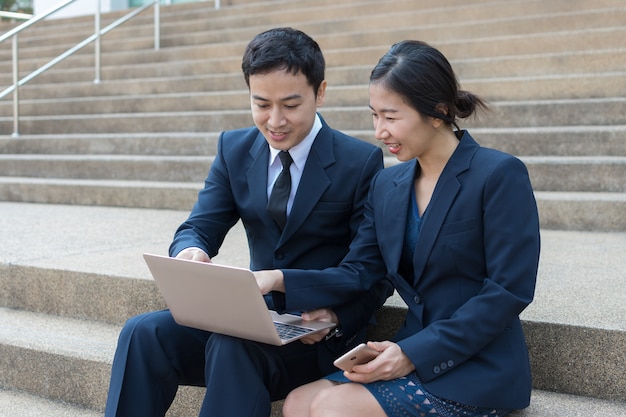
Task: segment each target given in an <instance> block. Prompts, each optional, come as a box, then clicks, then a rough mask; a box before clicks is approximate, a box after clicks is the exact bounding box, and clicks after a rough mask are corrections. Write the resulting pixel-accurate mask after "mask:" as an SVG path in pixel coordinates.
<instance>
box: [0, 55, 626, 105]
mask: <svg viewBox="0 0 626 417" xmlns="http://www.w3.org/2000/svg"><path fill="white" fill-rule="evenodd" d="M382 53H384V51H382V52H381V55H382ZM625 55H626V49H624V48H616V49H601V50H594V51H566V52H562V53H559V54H552V53H540V54H530V55H521V54H517V55H504V56H491V57H488V58H466V59H451V64H452V65H453V67H454V68H455V71H456V73H457V75H458V76H459V79H460V80H461V82H462V83H465V82H466V81H465V80H471V79H477V80H480V79H493V78H507V77H540V76H544V77H545V76H551V77H553V78H555V79H558V77H567V76H569V77H572V76H574V75H579V76H580V77H584V76H585V75H587V74H589V73H597V74H604V73H606V74H611V73H616V72H617V73H619V72H621V71H624V64H623V63H624V56H625ZM377 58H379V56H378V57H377ZM377 58H376V59H375V60H372V62H371V63H368V64H366V65H344V66H339V67H338V66H329V67H328V68H327V74H326V78H327V80H328V82H329V85H330V86H338V85H352V84H367V81H368V79H369V74H370V71H371V69H372V67H373V65H374V64H375V62H376V60H377ZM215 60H217V58H216V59H215ZM225 60H227V61H228V62H230V64H229V65H230V66H232V68H229V70H230V71H229V72H227V73H224V74H215V72H214V71H210V65H211V62H212V59H211V58H204V59H196V60H185V61H182V60H181V61H176V62H171V63H168V65H153V64H151V63H146V64H121V65H104V66H103V67H102V74H101V76H102V79H103V80H106V83H103V84H100V85H97V87H98V89H97V92H98V94H99V95H115V94H119V93H115V91H116V90H115V89H114V88H113V87H114V86H115V85H117V84H119V83H121V82H123V80H125V79H129V78H133V79H137V82H142V83H146V82H147V81H144V79H148V80H150V83H154V82H164V81H167V80H169V79H172V81H175V80H176V79H181V78H183V77H189V78H187V80H188V82H187V83H184V84H183V83H180V82H172V85H171V87H170V88H171V89H172V90H169V91H170V92H176V91H180V90H178V89H179V88H181V87H183V86H184V85H185V84H188V83H190V82H191V81H193V80H194V77H198V78H199V79H202V78H203V77H202V76H204V78H207V77H211V76H212V77H216V76H219V77H220V79H221V81H222V84H219V85H216V86H215V88H219V89H220V90H231V89H242V88H244V89H245V84H243V77H242V75H241V73H240V69H239V66H240V64H241V57H240V56H229V57H224V58H220V61H222V62H223V61H225ZM46 77H47V78H46ZM93 78H94V66H93V63H91V65H88V66H85V67H72V68H67V69H62V70H58V71H57V70H55V71H52V72H50V74H49V75H42V76H41V78H37V79H35V80H34V81H33V82H32V83H33V84H36V87H34V86H32V85H29V84H26V85H25V86H23V87H22V88H21V89H20V92H22V93H23V98H24V99H29V98H31V97H29V96H28V92H29V91H32V90H34V89H36V88H37V89H39V88H50V87H53V86H56V87H57V89H59V87H62V88H60V89H61V90H63V91H64V92H65V95H61V97H77V96H78V97H80V96H83V95H88V94H89V93H90V90H87V91H81V90H71V88H72V86H74V85H75V84H77V83H79V84H83V83H85V82H86V83H87V86H89V85H90V84H92V81H93ZM161 78H163V79H161ZM231 78H232V79H233V80H232V81H231V80H230V79H231ZM46 80H48V81H51V82H50V83H48V84H52V85H47V84H46V83H45V81H46ZM11 83H12V78H11V76H10V71H7V72H6V73H5V74H0V84H2V85H10V84H11ZM57 84H60V85H57ZM83 87H85V86H83ZM110 90H112V92H109V91H110ZM152 91H154V90H152ZM183 91H184V90H183ZM200 91H214V89H202V90H200ZM124 92H125V93H126V94H129V92H127V91H124ZM141 92H142V91H141V90H137V91H136V92H134V93H141ZM143 93H144V94H145V93H146V92H145V91H144V92H143ZM57 96H59V94H58V93H57ZM43 97H49V95H46V94H44V95H43Z"/></svg>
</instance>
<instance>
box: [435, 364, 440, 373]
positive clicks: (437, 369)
mask: <svg viewBox="0 0 626 417" xmlns="http://www.w3.org/2000/svg"><path fill="white" fill-rule="evenodd" d="M440 372H441V368H439V367H438V366H437V365H435V367H434V368H433V373H435V374H438V373H440Z"/></svg>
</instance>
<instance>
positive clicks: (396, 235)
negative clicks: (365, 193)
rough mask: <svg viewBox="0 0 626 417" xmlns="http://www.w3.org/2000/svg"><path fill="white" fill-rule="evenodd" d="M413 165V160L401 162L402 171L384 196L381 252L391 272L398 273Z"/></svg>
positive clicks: (413, 170)
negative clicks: (382, 247)
mask: <svg viewBox="0 0 626 417" xmlns="http://www.w3.org/2000/svg"><path fill="white" fill-rule="evenodd" d="M415 166H416V161H415V160H413V161H411V162H408V163H406V164H403V168H402V171H401V172H400V173H399V174H398V175H397V176H396V177H395V178H394V180H393V187H389V189H388V190H387V191H386V193H385V197H384V202H383V213H382V217H381V218H380V221H382V224H383V227H382V229H381V230H382V231H381V236H384V237H385V238H384V243H383V245H384V251H383V252H384V254H385V263H386V267H387V270H388V271H389V272H390V273H393V274H397V273H398V269H399V266H400V258H401V256H402V247H403V246H404V234H405V230H406V216H407V213H408V209H409V198H410V197H411V187H412V186H413V178H414V174H415ZM378 219H379V218H377V220H378Z"/></svg>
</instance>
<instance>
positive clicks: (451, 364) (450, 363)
mask: <svg viewBox="0 0 626 417" xmlns="http://www.w3.org/2000/svg"><path fill="white" fill-rule="evenodd" d="M453 366H454V361H453V360H452V359H450V360H449V361H448V368H452V367H453Z"/></svg>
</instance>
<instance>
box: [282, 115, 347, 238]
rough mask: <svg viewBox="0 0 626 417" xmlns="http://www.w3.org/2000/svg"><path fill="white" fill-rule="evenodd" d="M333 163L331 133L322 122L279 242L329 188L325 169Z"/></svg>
mask: <svg viewBox="0 0 626 417" xmlns="http://www.w3.org/2000/svg"><path fill="white" fill-rule="evenodd" d="M334 163H335V153H334V149H333V133H332V130H331V129H330V127H328V125H327V124H326V123H325V122H324V121H323V120H322V129H321V130H320V131H319V133H318V134H317V136H316V137H315V141H313V145H312V146H311V150H310V151H309V156H308V158H307V161H306V165H305V166H304V171H302V177H301V178H300V184H299V185H298V190H297V192H296V196H295V198H294V200H293V206H292V208H291V213H290V214H289V217H288V219H287V224H286V225H285V230H284V232H283V236H282V238H281V240H285V239H288V238H289V237H290V236H291V235H292V234H293V233H294V232H295V231H296V230H298V228H299V227H300V225H302V223H303V222H304V221H305V220H306V218H307V217H308V216H309V214H310V213H311V211H312V210H313V208H314V207H315V206H316V204H317V203H318V201H319V199H320V198H321V196H322V195H323V194H324V192H325V191H326V189H327V188H328V187H329V186H330V184H331V179H330V178H329V177H328V174H327V173H326V168H328V167H329V166H330V165H332V164H334Z"/></svg>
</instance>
